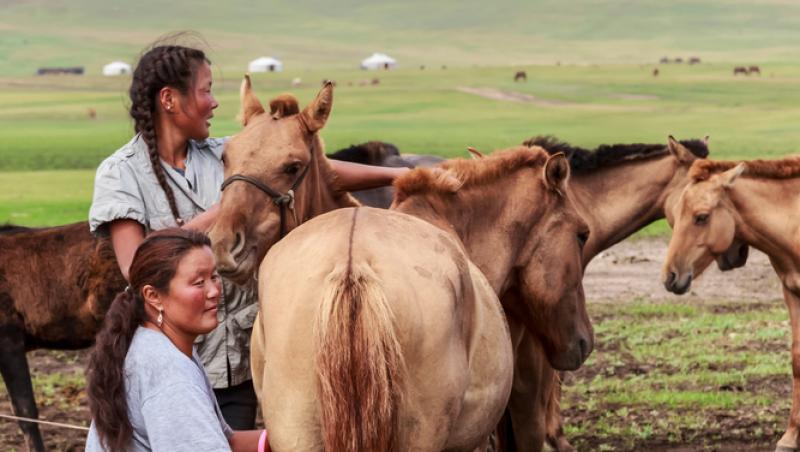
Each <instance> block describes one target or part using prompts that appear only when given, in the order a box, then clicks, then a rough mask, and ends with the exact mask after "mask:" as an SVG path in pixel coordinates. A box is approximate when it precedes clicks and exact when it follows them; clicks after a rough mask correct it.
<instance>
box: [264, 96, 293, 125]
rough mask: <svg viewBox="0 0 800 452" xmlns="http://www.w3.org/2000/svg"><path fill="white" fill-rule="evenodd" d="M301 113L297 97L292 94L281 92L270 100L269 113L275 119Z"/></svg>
mask: <svg viewBox="0 0 800 452" xmlns="http://www.w3.org/2000/svg"><path fill="white" fill-rule="evenodd" d="M298 113H300V107H299V106H298V105H297V98H296V97H294V96H292V95H291V94H281V95H280V96H278V97H276V98H275V99H272V100H271V101H269V114H270V115H272V118H273V119H281V118H285V117H287V116H291V115H296V114H298Z"/></svg>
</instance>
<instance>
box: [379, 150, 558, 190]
mask: <svg viewBox="0 0 800 452" xmlns="http://www.w3.org/2000/svg"><path fill="white" fill-rule="evenodd" d="M547 158H548V154H547V152H545V150H544V149H542V148H541V147H538V146H533V147H528V146H515V147H513V148H509V149H504V150H499V151H495V152H493V153H492V154H490V155H489V156H487V157H484V158H482V159H478V160H466V159H461V158H458V159H450V160H446V161H444V162H442V163H441V164H440V165H439V166H438V168H440V169H444V170H446V171H436V167H435V168H417V169H414V170H412V171H410V172H408V173H407V174H405V175H403V176H401V177H399V178H397V180H395V182H394V186H395V189H397V191H398V192H399V193H403V194H405V195H411V194H414V193H428V192H438V193H454V192H456V191H458V190H459V189H460V188H468V187H474V186H477V185H484V184H487V183H490V182H493V181H495V180H497V179H500V178H501V177H503V176H506V175H508V174H509V173H512V172H514V171H517V170H518V169H520V168H523V167H534V166H541V165H544V163H545V162H546V161H547Z"/></svg>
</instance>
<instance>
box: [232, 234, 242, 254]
mask: <svg viewBox="0 0 800 452" xmlns="http://www.w3.org/2000/svg"><path fill="white" fill-rule="evenodd" d="M242 245H243V240H242V233H241V232H237V233H236V234H235V235H234V237H233V247H232V248H231V254H233V255H234V256H235V255H236V254H238V252H239V250H240V249H241V247H242Z"/></svg>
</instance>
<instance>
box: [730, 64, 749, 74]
mask: <svg viewBox="0 0 800 452" xmlns="http://www.w3.org/2000/svg"><path fill="white" fill-rule="evenodd" d="M737 74H744V75H747V68H746V67H744V66H736V67H735V68H733V75H737Z"/></svg>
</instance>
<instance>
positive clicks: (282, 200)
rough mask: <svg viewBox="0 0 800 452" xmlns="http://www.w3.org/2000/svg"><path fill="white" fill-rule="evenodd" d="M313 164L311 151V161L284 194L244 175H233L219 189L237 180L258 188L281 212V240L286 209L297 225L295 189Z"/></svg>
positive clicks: (283, 232)
mask: <svg viewBox="0 0 800 452" xmlns="http://www.w3.org/2000/svg"><path fill="white" fill-rule="evenodd" d="M313 163H314V152H313V151H312V152H311V160H309V162H308V165H306V167H305V168H303V171H302V172H301V173H300V175H299V176H297V179H296V180H295V181H294V183H293V184H292V188H290V189H289V191H287V192H286V193H285V194H281V193H280V192H278V191H276V190H273V189H272V188H270V186H269V185H267V184H265V183H263V182H261V181H260V180H258V179H256V178H255V177H252V176H245V175H244V174H234V175H232V176H230V177H228V178H227V179H225V180H224V181H223V182H222V186H221V187H220V190H225V187H227V186H228V185H230V184H231V183H233V182H235V181H237V180H240V181H243V182H247V183H249V184H251V185H253V186H255V187H256V188H258V189H259V190H261V191H263V192H264V193H266V194H267V196H269V197H270V198H271V199H272V202H273V203H274V204H275V205H276V206H278V208H280V212H281V231H280V234H281V235H280V237H279V238H280V239H282V238H283V237H284V236H285V235H286V209H287V208H288V209H289V210H291V211H292V215H294V217H295V223H297V215H295V212H294V195H295V192H296V191H297V188H298V187H299V186H300V184H301V183H302V182H303V179H304V178H305V177H306V174H307V173H308V168H310V167H311V165H312V164H313ZM295 226H296V225H295Z"/></svg>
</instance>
